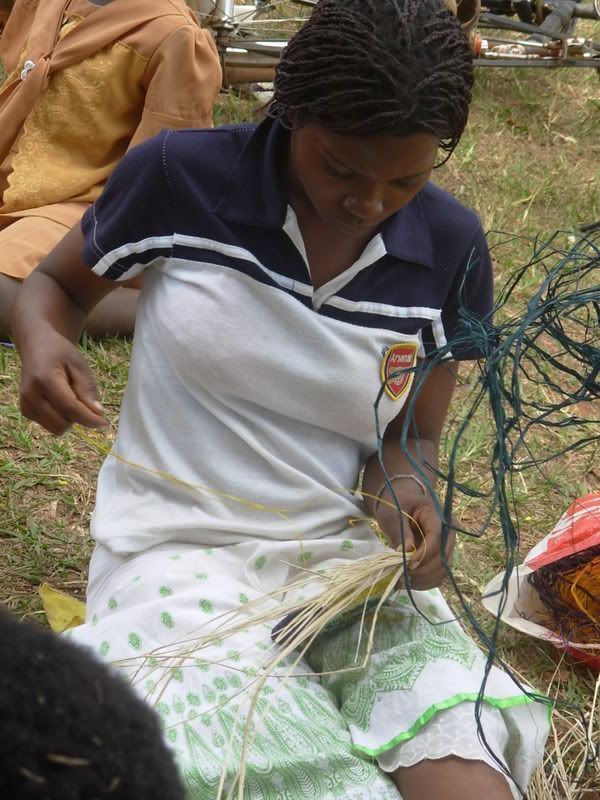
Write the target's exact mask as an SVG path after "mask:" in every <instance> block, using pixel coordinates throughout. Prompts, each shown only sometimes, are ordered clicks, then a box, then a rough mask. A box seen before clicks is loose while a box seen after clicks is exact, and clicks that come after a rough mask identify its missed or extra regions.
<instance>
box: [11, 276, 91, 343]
mask: <svg viewBox="0 0 600 800" xmlns="http://www.w3.org/2000/svg"><path fill="white" fill-rule="evenodd" d="M85 318H86V312H85V311H84V310H83V309H82V308H80V307H79V306H78V305H77V303H75V302H74V300H73V299H72V298H71V297H70V296H69V295H68V294H67V293H66V292H65V290H64V289H63V287H62V286H61V285H60V284H59V283H58V282H57V281H56V280H55V279H54V278H53V277H51V276H50V275H46V274H45V273H44V272H40V271H35V272H33V273H32V274H31V275H30V276H29V278H28V279H27V280H26V281H25V283H24V284H23V287H22V289H21V291H20V292H19V295H18V297H17V300H16V302H15V306H14V311H13V316H12V330H13V336H14V340H15V344H16V346H17V349H18V350H19V352H21V353H22V351H23V349H25V348H26V346H27V344H28V342H29V341H31V340H32V339H38V338H39V337H40V336H44V331H45V330H46V331H47V330H48V328H51V329H53V330H54V331H56V332H57V333H59V334H61V335H62V336H64V337H65V338H66V339H68V340H69V341H71V342H73V343H76V342H77V341H78V340H79V337H80V336H81V333H82V331H83V326H84V323H85Z"/></svg>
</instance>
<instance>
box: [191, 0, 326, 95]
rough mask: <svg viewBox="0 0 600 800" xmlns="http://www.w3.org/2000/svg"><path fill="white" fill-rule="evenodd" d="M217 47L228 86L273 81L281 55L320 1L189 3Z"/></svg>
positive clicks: (209, 0)
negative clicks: (212, 36)
mask: <svg viewBox="0 0 600 800" xmlns="http://www.w3.org/2000/svg"><path fill="white" fill-rule="evenodd" d="M188 2H189V5H190V7H191V8H192V9H193V10H194V11H195V13H196V14H197V16H198V18H199V20H200V22H201V24H202V25H203V26H204V27H206V28H209V29H210V30H211V31H212V33H213V35H214V37H215V42H216V44H217V49H218V50H219V53H220V55H221V63H222V66H223V83H224V85H225V86H230V85H239V84H245V83H260V82H271V81H272V80H273V78H274V75H275V67H276V66H277V63H278V62H279V59H280V57H281V53H282V51H283V49H284V47H285V46H286V45H287V43H288V41H289V40H290V38H291V37H292V36H293V35H294V33H296V31H297V30H298V29H299V28H300V27H301V25H303V24H304V22H305V21H306V19H307V17H308V16H309V15H310V12H311V11H312V9H313V7H314V6H315V4H316V0H254V2H249V0H246V2H237V3H236V2H234V0H188Z"/></svg>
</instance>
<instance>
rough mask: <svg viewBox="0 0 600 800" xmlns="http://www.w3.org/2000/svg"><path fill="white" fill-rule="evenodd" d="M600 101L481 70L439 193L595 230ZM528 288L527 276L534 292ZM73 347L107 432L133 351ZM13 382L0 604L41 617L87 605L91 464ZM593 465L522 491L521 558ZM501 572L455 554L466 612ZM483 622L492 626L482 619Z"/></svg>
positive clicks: (7, 405) (578, 90)
mask: <svg viewBox="0 0 600 800" xmlns="http://www.w3.org/2000/svg"><path fill="white" fill-rule="evenodd" d="M599 88H600V84H599V82H598V77H597V76H596V74H595V73H593V72H592V71H587V72H583V71H581V72H577V71H566V70H565V71H557V72H554V73H550V72H549V73H540V72H536V71H535V70H531V71H516V70H511V71H509V70H498V69H489V70H480V71H479V72H478V75H477V86H476V94H475V101H474V105H473V112H472V116H471V121H470V123H469V127H468V129H467V131H466V133H465V136H464V138H463V140H462V142H461V144H460V147H459V148H458V150H457V152H456V153H455V155H454V156H453V157H452V159H451V160H450V162H449V163H448V164H447V165H445V166H444V167H442V168H441V169H440V170H439V171H438V172H437V174H436V176H435V177H436V180H437V182H438V183H440V184H441V185H442V186H444V187H445V188H447V189H449V190H450V191H452V192H454V193H455V194H456V195H458V197H459V198H460V199H461V200H462V201H463V202H464V203H466V204H468V205H470V206H473V207H475V208H476V209H477V210H478V211H479V213H480V214H481V216H482V218H483V222H484V225H485V227H486V228H488V229H492V230H496V231H508V232H511V233H514V234H518V235H520V236H529V237H533V236H536V235H538V234H541V235H546V234H548V233H551V232H552V231H554V230H556V229H560V230H563V231H565V232H566V233H567V234H568V233H569V232H573V231H576V229H577V227H578V226H579V225H580V224H582V223H588V222H593V221H595V220H597V219H599V218H600V175H599V171H598V164H599V163H600V137H599V136H598V131H599V130H600V92H599ZM251 113H252V106H251V103H249V102H248V101H247V100H245V99H243V98H239V97H236V96H234V95H229V96H227V95H224V96H223V97H222V98H221V101H220V103H219V108H218V111H217V121H218V122H223V121H237V120H239V119H244V118H246V119H247V118H248V117H249V116H250V115H251ZM493 237H494V234H492V238H493ZM529 250H530V243H528V242H527V241H525V240H519V241H517V242H515V243H513V244H512V245H510V246H509V247H507V248H505V249H504V250H502V251H501V253H500V256H499V258H498V260H497V263H496V281H497V284H498V285H502V283H503V281H504V280H505V279H506V276H507V275H508V274H509V273H510V272H511V271H512V270H513V268H514V267H515V266H516V265H517V264H518V263H521V262H523V261H525V260H527V258H528V255H529ZM538 280H539V276H537V275H536V274H535V273H532V275H531V278H530V284H529V286H530V288H533V287H534V286H535V285H536V283H537V281H538ZM522 300H523V298H522V297H520V298H517V301H522ZM83 346H84V349H85V350H86V352H87V357H88V359H89V361H90V364H91V367H92V370H93V372H94V373H95V375H96V376H97V377H98V382H99V393H100V397H101V399H102V401H103V403H104V406H105V408H106V409H107V411H108V414H109V416H110V417H111V419H112V421H113V422H114V423H116V421H117V415H118V408H119V402H120V398H121V395H122V392H123V388H124V385H125V381H126V378H127V364H128V359H129V353H130V345H129V343H127V342H121V341H108V342H101V343H100V342H91V341H88V342H84V343H83ZM18 373H19V365H18V359H17V357H16V355H15V353H14V351H11V350H6V349H0V547H1V548H2V558H1V559H0V602H2V603H3V604H6V605H8V606H9V607H10V608H12V609H13V610H14V611H15V612H17V613H18V614H19V615H22V616H28V617H41V606H40V600H39V597H38V593H37V589H38V586H39V584H40V583H41V582H44V581H45V582H49V583H51V584H53V585H54V586H55V587H57V588H60V589H63V590H65V591H67V592H69V593H71V594H73V595H75V596H79V597H83V594H84V587H85V581H86V567H87V561H88V558H89V554H90V550H91V541H90V539H89V535H88V524H89V516H90V512H91V510H92V508H93V501H94V485H95V478H96V474H97V471H98V467H99V465H100V461H101V458H100V456H98V455H97V454H96V453H94V452H93V451H91V450H90V449H89V448H88V447H87V446H86V445H85V443H84V442H83V441H82V440H81V439H79V438H78V437H77V436H76V435H74V434H71V435H67V436H64V437H62V438H59V439H56V438H52V437H50V436H48V435H46V434H45V433H43V432H42V431H41V430H39V429H38V428H36V427H35V426H33V425H31V424H30V423H29V422H28V421H27V420H25V419H23V418H21V417H20V415H19V411H18ZM465 391H466V389H465V390H462V389H461V390H459V392H458V393H457V398H456V402H455V407H454V410H453V413H458V412H459V410H460V408H461V407H462V404H463V403H464V392H465ZM489 442H490V440H489V427H488V424H487V422H486V420H485V418H482V419H481V420H479V421H477V422H476V423H475V424H474V425H473V426H472V431H471V433H470V436H469V441H468V445H469V446H468V450H467V451H466V452H465V457H464V465H465V474H466V476H469V475H470V476H471V477H476V476H477V475H478V474H480V473H482V472H483V471H484V470H485V465H486V463H487V459H488V458H489V450H490V443H489ZM540 445H541V446H542V447H543V446H544V442H541V443H540ZM597 456H598V453H597V450H595V451H594V450H591V451H590V450H588V451H587V452H582V453H579V454H577V455H575V456H570V457H569V458H568V459H563V460H562V461H561V462H558V463H557V464H556V465H555V467H553V468H551V474H550V477H551V479H552V480H551V481H548V480H547V479H542V478H540V476H539V475H537V474H531V473H530V474H528V475H526V476H525V477H524V479H523V480H522V481H520V482H519V489H518V493H517V495H518V496H517V503H518V507H519V509H520V510H521V512H522V522H523V527H522V535H523V549H524V551H526V550H527V549H529V547H530V546H531V545H532V544H533V543H534V542H535V541H536V540H538V539H539V538H540V537H541V536H543V535H545V534H546V533H547V532H548V531H549V530H550V529H551V527H552V526H553V525H554V523H555V522H556V520H557V519H558V517H559V516H560V515H561V514H562V513H563V511H564V509H565V508H566V506H567V505H568V503H569V501H570V499H572V498H573V497H575V496H577V495H580V494H584V493H586V492H587V491H591V490H592V489H594V488H597V487H598V485H599V477H600V476H599V472H598V467H597V466H596V465H597V464H598V463H599V462H598V458H597ZM459 513H460V514H461V515H462V516H463V518H464V519H465V520H467V521H469V524H472V525H475V526H476V524H477V518H478V515H480V513H481V511H480V509H478V507H477V505H476V504H475V503H472V502H471V503H467V502H463V504H462V506H461V507H460V508H459ZM502 562H503V545H502V543H501V541H500V539H499V535H498V531H497V530H496V529H494V528H492V530H491V531H490V534H489V535H488V537H486V538H485V539H483V540H479V541H469V540H465V541H464V542H461V543H460V544H459V549H458V561H457V572H458V574H459V576H460V580H461V585H462V586H463V588H464V591H465V592H466V594H467V596H468V598H469V600H470V602H471V603H472V605H473V606H474V607H475V608H477V609H478V608H479V600H480V593H481V589H482V588H483V586H484V585H485V584H486V582H487V580H488V579H489V578H490V577H492V576H493V575H494V574H495V573H496V572H497V571H499V569H500V568H501V567H502ZM482 621H483V622H484V624H488V625H489V620H486V619H485V616H483V617H482ZM500 647H501V652H502V654H503V655H504V657H505V658H506V659H507V660H508V661H509V662H510V663H512V664H514V665H515V666H517V667H518V668H519V669H520V671H521V672H522V674H524V675H525V676H526V677H527V679H528V680H530V681H531V682H533V683H534V684H536V685H537V686H539V687H540V688H543V687H544V686H546V685H547V684H548V683H549V680H550V677H551V675H552V674H553V672H554V671H555V669H556V668H557V665H558V663H559V658H560V656H559V655H558V653H557V651H555V650H554V649H553V648H551V647H549V646H546V645H544V644H542V643H540V642H535V641H533V640H527V639H525V638H523V637H521V636H519V635H517V634H515V633H514V632H512V631H509V630H505V631H504V632H503V634H502V639H501V643H500ZM559 671H560V675H561V677H562V679H563V686H564V687H565V688H564V689H563V696H565V695H566V696H569V697H570V698H571V699H573V700H575V701H576V702H581V703H582V704H584V705H585V703H586V702H589V697H590V693H591V690H592V687H593V679H592V677H591V675H590V674H589V673H587V672H586V671H585V670H582V669H581V668H572V667H571V666H569V665H567V664H566V662H565V663H563V664H562V665H561V666H560V667H559ZM589 798H590V800H591V798H592V795H589Z"/></svg>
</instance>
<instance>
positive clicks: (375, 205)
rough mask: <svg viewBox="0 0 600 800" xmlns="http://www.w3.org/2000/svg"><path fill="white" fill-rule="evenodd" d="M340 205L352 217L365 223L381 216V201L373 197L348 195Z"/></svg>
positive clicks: (379, 198)
mask: <svg viewBox="0 0 600 800" xmlns="http://www.w3.org/2000/svg"><path fill="white" fill-rule="evenodd" d="M342 205H343V207H344V208H345V210H346V211H348V212H349V213H350V214H352V215H353V216H354V217H357V218H358V219H361V220H364V221H365V222H368V221H369V220H371V219H378V218H379V217H381V216H382V214H383V200H382V199H381V197H378V196H375V195H371V196H369V197H359V196H357V195H348V196H347V197H345V198H344V200H343V201H342Z"/></svg>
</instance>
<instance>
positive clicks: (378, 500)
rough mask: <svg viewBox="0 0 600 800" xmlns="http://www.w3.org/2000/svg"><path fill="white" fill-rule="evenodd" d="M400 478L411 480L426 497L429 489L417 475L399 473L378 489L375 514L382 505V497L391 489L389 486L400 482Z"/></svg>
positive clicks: (374, 505)
mask: <svg viewBox="0 0 600 800" xmlns="http://www.w3.org/2000/svg"><path fill="white" fill-rule="evenodd" d="M400 478H408V479H409V480H411V481H414V482H415V483H416V484H418V486H419V487H420V489H421V492H422V493H423V494H424V495H426V494H427V489H426V487H425V484H424V483H423V481H422V480H421V479H420V478H417V476H416V475H410V474H409V473H406V474H404V473H401V472H399V473H398V474H397V475H392V477H391V478H388V480H387V481H384V482H383V483H382V484H381V486H380V487H379V489H377V491H376V492H375V502H374V503H373V514H376V513H377V509H378V508H379V506H380V504H381V496H382V495H383V493H384V492H385V490H386V489H389V485H388V484H390V483H391V482H392V481H395V480H399V479H400Z"/></svg>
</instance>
